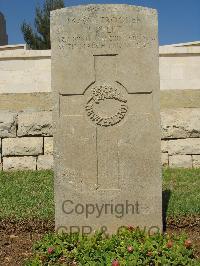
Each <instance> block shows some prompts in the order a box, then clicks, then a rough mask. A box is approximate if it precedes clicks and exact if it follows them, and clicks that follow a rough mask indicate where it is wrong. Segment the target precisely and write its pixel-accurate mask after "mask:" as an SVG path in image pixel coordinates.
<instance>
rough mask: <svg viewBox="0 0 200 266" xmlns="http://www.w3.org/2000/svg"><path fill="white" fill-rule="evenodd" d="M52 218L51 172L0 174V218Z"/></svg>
mask: <svg viewBox="0 0 200 266" xmlns="http://www.w3.org/2000/svg"><path fill="white" fill-rule="evenodd" d="M10 217H13V218H16V219H20V218H22V219H23V218H32V217H37V218H41V219H46V218H47V219H48V218H53V217H54V202H53V173H52V171H38V172H37V171H24V172H0V218H10Z"/></svg>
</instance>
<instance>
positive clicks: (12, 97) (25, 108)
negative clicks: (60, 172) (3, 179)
mask: <svg viewBox="0 0 200 266" xmlns="http://www.w3.org/2000/svg"><path fill="white" fill-rule="evenodd" d="M0 61H1V63H0V95H1V97H0V169H3V170H18V169H34V170H36V169H37V170H39V169H50V168H52V164H53V155H52V150H53V133H52V117H51V116H52V113H51V111H52V95H51V75H50V68H51V51H31V50H26V47H25V46H24V45H17V46H5V47H4V46H2V47H1V46H0ZM199 71H200V42H196V43H191V44H182V45H172V46H165V47H160V80H161V95H160V96H161V124H162V164H163V165H164V166H170V167H194V168H196V167H200V72H199Z"/></svg>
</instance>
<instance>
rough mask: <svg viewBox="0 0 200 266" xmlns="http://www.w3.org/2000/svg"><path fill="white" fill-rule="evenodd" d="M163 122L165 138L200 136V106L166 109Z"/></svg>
mask: <svg viewBox="0 0 200 266" xmlns="http://www.w3.org/2000/svg"><path fill="white" fill-rule="evenodd" d="M161 124H162V138H163V139H168V138H169V139H170V138H197V137H200V108H194V109H190V108H188V109H187V108H184V109H174V110H170V109H166V110H165V111H162V112H161Z"/></svg>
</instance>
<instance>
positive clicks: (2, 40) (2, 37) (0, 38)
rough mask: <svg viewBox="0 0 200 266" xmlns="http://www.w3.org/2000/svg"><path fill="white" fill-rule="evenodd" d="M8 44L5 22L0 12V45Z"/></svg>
mask: <svg viewBox="0 0 200 266" xmlns="http://www.w3.org/2000/svg"><path fill="white" fill-rule="evenodd" d="M7 44H8V35H7V34H6V20H5V18H4V15H3V14H2V13H1V12H0V45H7Z"/></svg>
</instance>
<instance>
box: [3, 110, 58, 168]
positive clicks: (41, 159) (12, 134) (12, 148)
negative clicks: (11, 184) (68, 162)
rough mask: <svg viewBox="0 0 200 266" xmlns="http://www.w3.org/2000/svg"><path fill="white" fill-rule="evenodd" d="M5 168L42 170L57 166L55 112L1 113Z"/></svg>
mask: <svg viewBox="0 0 200 266" xmlns="http://www.w3.org/2000/svg"><path fill="white" fill-rule="evenodd" d="M0 138H1V142H0V143H1V169H3V170H19V169H21V170H28V169H30V170H42V169H51V168H52V165H53V155H52V154H53V137H52V113H51V112H48V111H42V112H19V113H15V112H5V111H1V112H0Z"/></svg>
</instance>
